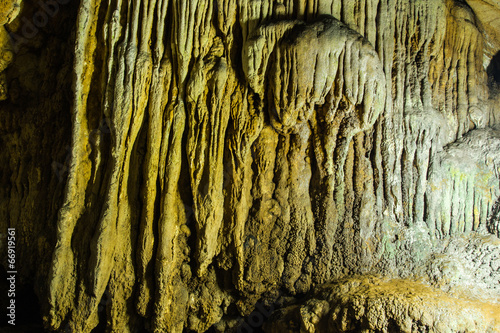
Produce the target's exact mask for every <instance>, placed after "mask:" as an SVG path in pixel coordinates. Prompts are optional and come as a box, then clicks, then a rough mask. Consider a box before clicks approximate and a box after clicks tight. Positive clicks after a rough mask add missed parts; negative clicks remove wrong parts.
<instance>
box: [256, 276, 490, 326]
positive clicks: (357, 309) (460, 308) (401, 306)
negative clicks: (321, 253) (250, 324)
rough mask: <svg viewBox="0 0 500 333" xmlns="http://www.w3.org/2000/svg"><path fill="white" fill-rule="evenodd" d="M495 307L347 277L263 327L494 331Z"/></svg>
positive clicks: (411, 284) (399, 283)
mask: <svg viewBox="0 0 500 333" xmlns="http://www.w3.org/2000/svg"><path fill="white" fill-rule="evenodd" d="M498 330H500V312H498V307H495V306H492V305H491V304H488V303H484V302H481V301H478V300H474V299H467V298H463V297H462V298H458V297H453V296H449V295H447V294H446V293H444V292H442V291H440V290H436V289H433V288H432V287H429V286H427V285H425V284H422V283H419V282H417V281H412V280H399V279H395V280H391V279H383V278H382V279H381V278H378V277H370V276H368V277H353V278H347V279H342V280H340V281H338V282H336V283H334V284H326V285H323V286H321V287H319V288H316V289H315V290H314V291H313V292H312V295H311V297H310V298H308V299H307V300H306V301H304V302H303V303H302V304H300V305H291V306H288V307H284V308H282V309H280V310H278V311H276V312H275V313H274V314H273V316H272V317H271V319H270V321H269V322H268V323H266V325H265V331H266V332H269V333H278V332H279V333H281V332H308V333H313V332H498Z"/></svg>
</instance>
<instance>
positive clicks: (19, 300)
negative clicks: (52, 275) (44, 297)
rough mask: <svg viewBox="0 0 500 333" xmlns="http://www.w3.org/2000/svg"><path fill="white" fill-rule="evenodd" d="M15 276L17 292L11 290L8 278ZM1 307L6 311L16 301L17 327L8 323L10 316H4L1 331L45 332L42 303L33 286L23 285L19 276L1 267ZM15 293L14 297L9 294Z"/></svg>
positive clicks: (13, 332)
mask: <svg viewBox="0 0 500 333" xmlns="http://www.w3.org/2000/svg"><path fill="white" fill-rule="evenodd" d="M11 276H15V283H14V285H15V290H11V289H10V282H9V280H7V278H9V277H11ZM0 290H1V295H2V297H0V306H1V307H2V308H3V309H6V308H8V307H9V305H10V300H11V299H14V300H15V303H14V304H15V321H14V323H15V325H12V324H11V323H9V322H8V321H9V320H11V318H9V316H2V320H1V321H0V331H2V332H4V333H18V332H19V333H20V332H23V333H41V332H44V329H43V322H42V316H41V314H40V303H39V301H38V297H37V296H36V294H35V292H34V289H33V285H31V284H21V283H20V281H19V279H18V276H17V274H9V273H8V272H7V271H6V270H5V268H4V267H3V266H0ZM11 292H13V293H14V295H13V296H14V297H10V295H9V293H11Z"/></svg>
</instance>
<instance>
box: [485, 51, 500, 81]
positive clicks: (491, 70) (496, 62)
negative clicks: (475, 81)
mask: <svg viewBox="0 0 500 333" xmlns="http://www.w3.org/2000/svg"><path fill="white" fill-rule="evenodd" d="M486 73H487V74H488V83H489V85H490V86H492V87H494V88H496V89H499V87H500V51H499V52H497V53H496V54H495V55H494V56H493V58H491V61H490V64H489V65H488V67H487V68H486Z"/></svg>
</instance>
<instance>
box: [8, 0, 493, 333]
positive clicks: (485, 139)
mask: <svg viewBox="0 0 500 333" xmlns="http://www.w3.org/2000/svg"><path fill="white" fill-rule="evenodd" d="M473 2H474V3H477V1H473ZM8 3H10V2H8ZM12 3H14V2H12ZM58 4H59V5H58V7H57V12H56V13H55V14H54V15H48V22H47V24H44V25H43V27H40V28H39V29H37V30H39V31H38V32H37V33H36V34H34V37H32V38H31V37H30V38H26V31H28V30H29V29H28V30H25V29H27V28H26V24H27V23H26V22H28V23H29V22H31V21H30V20H32V19H35V16H34V15H35V13H36V12H37V11H40V10H43V8H41V7H39V6H40V4H39V3H35V2H34V1H28V0H25V1H23V2H22V3H16V4H13V5H12V6H14V7H12V8H17V11H15V14H12V13H13V12H12V9H11V8H10V7H9V8H7V9H5V10H4V11H5V12H6V13H8V15H7V14H6V17H8V18H7V19H5V20H3V21H1V22H0V23H1V24H5V25H4V28H3V30H2V33H3V34H4V35H5V34H6V36H5V38H4V39H3V42H2V43H3V44H2V45H5V46H3V47H4V48H5V49H6V50H10V51H9V52H11V53H10V54H12V56H11V57H12V59H10V58H8V57H7V58H8V60H9V61H8V62H10V63H6V64H5V65H2V66H0V69H2V70H3V69H5V68H6V69H5V70H4V72H3V73H2V75H4V76H3V79H2V85H3V86H4V87H5V93H4V95H5V96H4V97H3V98H2V99H4V100H5V101H4V102H2V104H1V108H0V109H1V110H0V117H1V118H0V125H1V126H2V128H1V134H2V142H3V144H4V147H5V149H4V150H2V152H1V156H2V159H3V160H4V161H6V162H7V163H6V164H4V165H3V166H2V167H1V175H2V177H1V179H2V192H1V209H0V214H2V215H1V216H2V218H1V220H2V228H4V227H5V228H4V229H6V228H7V226H10V227H15V228H16V229H17V230H18V233H19V236H18V237H19V244H18V248H19V253H18V256H19V258H20V259H19V260H22V262H23V263H24V264H23V267H24V268H23V270H22V271H21V274H20V275H21V277H23V279H25V280H26V281H27V283H32V284H33V285H34V286H35V289H36V291H37V294H38V296H39V298H40V302H41V305H42V311H43V315H44V321H45V324H46V326H47V327H48V328H51V329H54V330H69V331H75V332H90V331H91V330H92V329H93V328H94V327H96V326H97V325H98V323H99V320H101V322H102V321H103V319H102V318H103V312H105V319H104V320H105V321H106V325H107V326H108V328H109V329H111V330H112V331H117V332H127V331H131V332H133V331H137V330H138V329H139V328H140V327H146V328H147V329H149V330H152V331H157V332H161V331H167V332H181V331H182V329H183V328H185V327H187V328H189V329H192V330H195V331H199V332H203V331H205V330H207V329H208V328H209V327H210V326H212V325H213V324H216V323H218V322H220V321H221V319H223V318H228V317H234V316H242V315H248V314H249V313H250V312H251V311H252V310H253V308H254V305H255V303H256V302H257V301H258V300H259V299H261V298H262V297H271V298H272V297H273V296H272V295H273V293H274V294H276V293H285V294H288V295H302V294H304V293H307V292H308V291H309V290H310V289H311V288H312V287H313V286H315V285H318V284H321V283H325V282H329V281H331V280H333V279H337V278H341V277H345V276H349V275H353V274H365V273H380V274H383V275H388V276H399V277H406V276H411V275H412V274H415V273H416V272H419V273H420V272H421V271H422V270H423V269H424V268H425V267H427V266H425V262H427V261H426V260H427V259H428V256H430V255H431V253H432V251H436V252H439V251H443V249H442V244H444V243H445V242H446V240H447V239H450V237H459V236H461V235H465V234H469V233H471V232H480V233H484V234H493V235H496V236H498V234H499V232H500V229H499V225H498V222H497V221H498V220H497V219H496V214H498V211H497V210H498V208H497V206H495V202H496V201H497V198H498V197H499V195H500V193H499V190H500V187H499V176H498V167H497V164H496V163H497V162H499V161H500V157H499V156H498V153H497V151H498V144H499V138H500V136H499V132H498V130H497V129H496V127H495V126H496V124H497V122H498V121H500V119H499V114H498V110H499V109H498V108H496V105H498V100H499V98H498V95H497V93H496V89H497V88H496V83H495V82H493V81H494V80H493V79H492V78H491V75H490V77H488V73H487V67H488V65H489V64H490V61H491V59H492V58H493V57H494V55H495V54H496V51H497V50H498V49H500V47H498V46H497V45H496V44H495V42H494V37H491V36H492V34H493V33H492V31H493V32H494V31H495V30H494V28H492V27H491V26H487V27H486V28H485V24H484V23H483V21H481V20H480V18H479V17H480V16H477V15H476V14H475V12H474V10H473V9H472V8H471V7H470V6H469V5H468V4H467V3H466V2H464V1H458V0H455V1H453V0H433V1H410V0H363V1H349V0H343V1H339V0H321V1H319V0H316V1H265V0H260V1H257V0H253V1H236V0H224V1H219V0H217V1H205V0H197V1H196V0H190V1H177V0H172V1H167V0H147V1H137V0H135V1H123V0H109V1H97V0H89V1H84V2H81V3H79V4H78V3H76V2H72V1H60V2H58ZM471 5H472V4H471ZM16 6H20V7H16ZM474 8H475V7H474ZM35 23H36V22H35ZM23 29H24V30H23ZM9 34H10V39H9V38H8V37H7V36H9ZM23 36H24V39H23V42H22V43H18V40H19V38H21V37H23ZM492 40H493V42H492ZM4 59H6V57H4ZM0 79H1V78H0ZM415 232H421V233H422V235H420V236H418V240H417V242H416V243H415V242H413V240H410V239H409V237H410V236H411V235H413V234H414V233H415ZM409 235H410V236H409ZM408 244H410V245H408ZM2 246H5V245H4V243H2ZM38 258H40V259H38ZM492 260H493V259H492ZM419 267H420V268H421V269H420V270H419V269H418V268H419ZM422 274H423V275H425V274H424V273H422ZM492 274H497V275H498V274H500V273H492ZM31 275H34V276H35V277H34V278H30V276H31ZM497 275H494V276H495V277H496V276H497ZM495 281H496V280H493V281H492V282H488V283H489V284H488V283H487V284H486V287H485V288H486V289H488V288H489V287H488V286H491V285H492V284H493V285H494V284H495V283H496V282H495ZM490 289H491V288H490ZM269 295H271V296H269ZM103 308H104V309H105V310H103Z"/></svg>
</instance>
